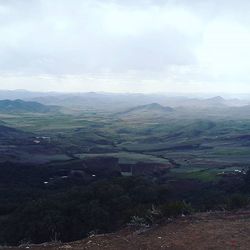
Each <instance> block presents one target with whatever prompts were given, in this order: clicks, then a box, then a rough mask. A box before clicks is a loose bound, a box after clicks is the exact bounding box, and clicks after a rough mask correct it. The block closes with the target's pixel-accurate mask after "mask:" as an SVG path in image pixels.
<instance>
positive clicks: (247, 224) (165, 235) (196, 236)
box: [0, 211, 250, 250]
mask: <svg viewBox="0 0 250 250" xmlns="http://www.w3.org/2000/svg"><path fill="white" fill-rule="evenodd" d="M22 248H23V249H34V250H56V249H72V250H75V249H89V250H103V249H109V250H147V249H148V250H150V249H153V250H154V249H157V250H158V249H173V250H184V249H185V250H186V249H190V250H202V249H249V248H250V211H241V212H237V213H223V212H217V213H201V214H195V215H193V216H188V217H183V218H179V219H176V220H172V221H168V222H164V223H163V224H162V225H159V226H157V227H155V228H151V229H149V230H147V231H145V232H143V233H138V232H134V231H131V230H128V229H126V230H122V231H120V232H117V233H114V234H105V235H95V236H91V237H89V238H87V239H85V240H82V241H77V242H73V243H63V244H58V245H49V244H43V245H36V246H22V247H19V248H2V249H9V250H20V249H22ZM0 249H1V248H0Z"/></svg>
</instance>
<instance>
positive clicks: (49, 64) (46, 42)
mask: <svg viewBox="0 0 250 250" xmlns="http://www.w3.org/2000/svg"><path fill="white" fill-rule="evenodd" d="M248 7H250V3H249V2H248V1H245V0H241V1H237V3H236V1H230V0H229V1H225V0H222V1H219V2H218V1H215V0H212V1H202V0H199V1H198V0H189V1H187V0H182V1H181V0H169V1H162V0H154V1H151V0H148V1H147V0H144V1H143V0H134V1H132V0H131V1H130V0H128V1H121V0H106V1H104V0H103V1H100V0H92V1H90V0H85V1H81V0H72V1H67V0H53V1H51V0H30V1H26V0H9V1H4V0H0V76H1V77H0V87H1V88H6V87H8V88H29V89H33V90H34V89H36V88H38V84H37V83H39V84H40V85H41V84H42V83H43V85H44V86H43V87H42V89H43V90H46V89H48V90H61V89H62V90H67V91H71V90H72V91H74V90H77V91H80V90H81V91H87V90H89V89H91V90H105V91H119V90H120V91H141V92H145V91H146V92H150V91H154V90H157V91H167V90H171V91H174V90H175V91H177V92H178V90H181V89H183V88H184V89H186V91H188V90H190V92H192V91H195V90H197V91H198V89H199V90H200V88H203V89H208V88H209V87H211V86H212V89H214V91H216V88H218V86H217V85H218V83H219V84H220V89H221V88H224V87H225V86H226V84H229V83H228V82H230V84H235V82H238V83H240V84H241V86H247V81H249V80H250V79H249V77H248V72H247V71H248V65H249V63H250V62H249V59H248V58H250V57H249V54H250V47H249V44H250V43H249V40H250V30H249V28H248V27H249V25H250V17H248V15H247V8H248ZM24 79H25V80H24ZM48 79H49V80H48ZM6 82H8V83H9V84H7V85H6ZM25 82H26V83H25ZM183 86H185V87H183ZM242 88H243V87H242ZM40 89H41V88H40Z"/></svg>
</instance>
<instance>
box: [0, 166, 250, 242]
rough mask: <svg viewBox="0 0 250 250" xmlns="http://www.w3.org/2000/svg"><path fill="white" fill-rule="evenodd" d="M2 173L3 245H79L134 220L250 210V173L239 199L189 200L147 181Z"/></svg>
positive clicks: (213, 189) (199, 195) (211, 191)
mask: <svg viewBox="0 0 250 250" xmlns="http://www.w3.org/2000/svg"><path fill="white" fill-rule="evenodd" d="M0 168H1V172H0V245H1V244H2V245H3V244H8V245H18V244H21V243H28V242H29V243H41V242H48V241H53V240H60V241H74V240H78V239H82V238H84V237H86V236H87V235H88V234H89V233H91V232H98V233H103V232H111V231H114V230H117V229H119V228H121V227H123V226H124V225H126V224H128V223H129V222H131V220H134V221H143V222H145V223H147V224H150V223H152V222H153V221H154V219H162V218H165V217H171V216H178V215H180V214H183V213H184V214H187V213H190V212H192V211H194V210H199V211H200V210H208V209H220V208H222V209H236V208H239V207H242V206H246V205H248V204H249V198H248V195H247V194H248V193H249V192H250V184H249V183H250V173H248V174H247V175H246V177H245V178H242V185H241V186H239V189H238V190H236V191H234V192H233V193H232V192H228V190H222V189H221V187H220V186H216V185H212V186H210V187H209V188H208V187H207V186H206V187H204V188H203V189H202V190H197V192H193V193H192V195H190V194H189V193H187V194H186V197H185V194H184V195H183V193H181V194H178V193H175V192H174V191H173V189H171V186H170V185H169V184H166V183H160V182H157V180H155V179H154V180H153V179H150V178H145V177H112V178H110V179H99V180H96V181H93V182H91V183H88V184H86V183H81V182H72V183H71V184H70V185H69V183H67V182H65V185H63V183H59V184H58V185H54V186H46V185H44V184H43V182H42V180H43V178H44V176H45V177H46V178H47V177H49V175H50V174H51V169H50V168H48V169H46V168H44V169H43V171H42V172H41V169H40V168H33V169H32V170H31V169H30V168H29V167H28V168H27V169H26V170H25V168H23V169H20V168H19V167H18V166H8V167H4V166H0ZM18 170H19V171H18ZM4 174H6V175H5V177H6V176H8V179H6V178H4ZM170 190H171V191H170ZM183 198H185V200H186V202H184V201H183ZM190 202H191V204H192V206H191V204H190ZM152 207H153V210H156V211H157V213H154V211H153V212H152ZM138 218H139V219H138Z"/></svg>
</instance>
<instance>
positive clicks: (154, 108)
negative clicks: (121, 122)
mask: <svg viewBox="0 0 250 250" xmlns="http://www.w3.org/2000/svg"><path fill="white" fill-rule="evenodd" d="M173 110H174V109H173V108H171V107H164V106H162V105H160V104H158V103H151V104H146V105H140V106H137V107H134V108H131V109H129V110H127V111H125V112H123V114H125V113H131V112H138V111H139V112H140V111H142V112H144V111H160V112H171V111H173Z"/></svg>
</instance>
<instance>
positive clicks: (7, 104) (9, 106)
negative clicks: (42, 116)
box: [0, 99, 58, 113]
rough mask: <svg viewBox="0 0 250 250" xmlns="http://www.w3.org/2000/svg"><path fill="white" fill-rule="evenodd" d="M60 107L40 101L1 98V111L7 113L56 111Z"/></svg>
mask: <svg viewBox="0 0 250 250" xmlns="http://www.w3.org/2000/svg"><path fill="white" fill-rule="evenodd" d="M57 109H58V107H56V106H47V105H44V104H41V103H39V102H31V101H23V100H19V99H18V100H0V112H2V113H6V112H11V113H16V112H17V113H18V112H21V113H26V112H28V113H47V112H52V111H56V110H57Z"/></svg>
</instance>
